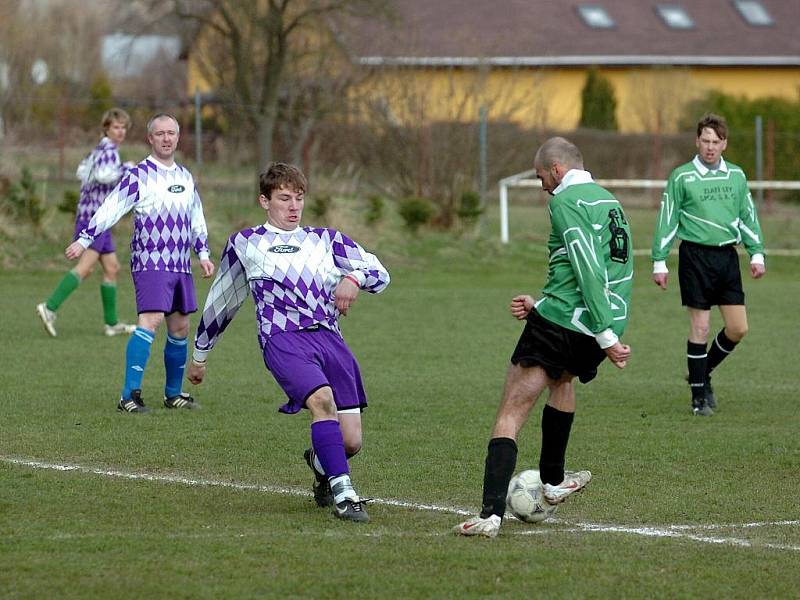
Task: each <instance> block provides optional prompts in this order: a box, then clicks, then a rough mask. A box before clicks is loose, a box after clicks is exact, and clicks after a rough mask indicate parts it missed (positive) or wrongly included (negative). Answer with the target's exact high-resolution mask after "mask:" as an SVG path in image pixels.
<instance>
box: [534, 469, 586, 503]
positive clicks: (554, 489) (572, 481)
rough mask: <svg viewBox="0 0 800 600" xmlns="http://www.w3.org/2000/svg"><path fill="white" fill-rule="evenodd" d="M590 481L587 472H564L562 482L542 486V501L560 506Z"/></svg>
mask: <svg viewBox="0 0 800 600" xmlns="http://www.w3.org/2000/svg"><path fill="white" fill-rule="evenodd" d="M591 480H592V474H591V472H589V471H566V472H565V473H564V481H562V482H561V483H559V484H558V485H550V484H549V483H545V484H544V486H542V487H543V488H544V489H543V495H544V499H545V500H547V501H548V502H549V503H550V504H561V503H562V502H563V501H564V500H566V499H567V498H569V497H570V496H571V495H572V494H574V493H576V492H580V491H581V490H582V489H583V488H584V487H586V484H587V483H589V482H590V481H591Z"/></svg>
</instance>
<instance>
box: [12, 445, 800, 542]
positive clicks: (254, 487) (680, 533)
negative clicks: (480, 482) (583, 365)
mask: <svg viewBox="0 0 800 600" xmlns="http://www.w3.org/2000/svg"><path fill="white" fill-rule="evenodd" d="M0 461H2V462H5V463H8V464H12V465H18V466H23V467H31V468H33V469H47V470H52V471H76V472H79V473H86V474H90V475H100V476H102V477H117V478H120V479H130V480H138V481H155V482H162V483H177V484H181V485H189V486H206V487H222V488H229V489H234V490H241V491H255V492H263V493H269V494H280V495H284V496H310V495H311V494H310V493H309V492H308V491H306V490H300V489H298V488H291V487H284V486H278V485H258V484H252V483H236V482H232V481H221V480H215V479H204V478H190V477H184V476H180V475H158V474H154V473H135V472H131V471H120V470H112V469H101V468H96V467H87V466H83V465H74V464H57V463H49V462H43V461H38V460H30V459H23V458H14V457H10V456H0ZM371 502H373V503H375V504H382V505H384V506H396V507H399V508H408V509H412V510H426V511H435V512H443V513H449V514H456V515H464V516H468V515H473V514H474V511H470V510H467V509H463V508H458V507H455V506H437V505H434V504H422V503H417V502H406V501H403V500H394V499H385V498H373V499H372V500H371ZM549 523H551V524H552V525H558V524H561V525H567V526H569V527H568V528H560V529H557V530H556V529H553V528H552V527H542V528H538V529H530V530H527V531H523V532H517V533H516V534H517V535H541V534H546V533H553V532H555V531H559V532H564V533H586V532H598V533H626V534H632V535H641V536H645V537H659V538H685V539H689V540H693V541H696V542H702V543H706V544H722V545H728V546H738V547H745V548H756V547H761V548H771V549H776V550H794V551H800V546H795V545H791V544H773V543H761V542H752V541H750V540H746V539H741V538H736V537H714V536H707V535H699V534H696V533H690V531H692V530H714V529H732V530H735V529H749V528H754V527H770V526H773V527H774V526H790V527H793V526H798V525H800V520H791V521H787V520H784V521H766V522H753V523H743V524H738V525H737V524H711V525H668V526H666V527H629V526H625V525H613V524H602V523H570V522H569V521H565V520H563V519H552V520H551V521H550V522H549Z"/></svg>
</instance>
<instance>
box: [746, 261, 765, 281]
mask: <svg viewBox="0 0 800 600" xmlns="http://www.w3.org/2000/svg"><path fill="white" fill-rule="evenodd" d="M766 272H767V267H766V266H765V265H763V264H760V263H750V275H752V276H753V279H761V278H762V277H763V276H764V273H766Z"/></svg>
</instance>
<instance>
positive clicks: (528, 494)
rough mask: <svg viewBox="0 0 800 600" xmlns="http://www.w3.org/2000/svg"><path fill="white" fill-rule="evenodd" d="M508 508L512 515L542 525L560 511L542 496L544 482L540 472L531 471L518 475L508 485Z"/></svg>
mask: <svg viewBox="0 0 800 600" xmlns="http://www.w3.org/2000/svg"><path fill="white" fill-rule="evenodd" d="M506 506H507V507H508V509H509V510H510V511H511V514H512V515H514V516H515V517H517V518H518V519H519V520H520V521H525V522H526V523H541V522H542V521H544V520H545V519H547V518H549V517H551V516H552V515H553V514H554V513H555V512H556V510H557V509H558V505H557V504H550V503H549V502H547V501H546V500H545V499H544V496H543V495H542V480H541V478H540V477H539V471H536V470H535V469H531V470H528V471H522V472H520V473H517V475H515V476H514V477H512V478H511V482H510V483H509V484H508V495H507V496H506Z"/></svg>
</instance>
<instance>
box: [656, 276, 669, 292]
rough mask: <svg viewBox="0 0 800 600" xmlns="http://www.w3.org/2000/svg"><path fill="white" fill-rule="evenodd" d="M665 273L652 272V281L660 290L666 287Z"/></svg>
mask: <svg viewBox="0 0 800 600" xmlns="http://www.w3.org/2000/svg"><path fill="white" fill-rule="evenodd" d="M667 275H668V274H667V273H653V281H654V282H655V283H656V285H657V286H658V287H660V288H661V289H662V290H665V289H667Z"/></svg>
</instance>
